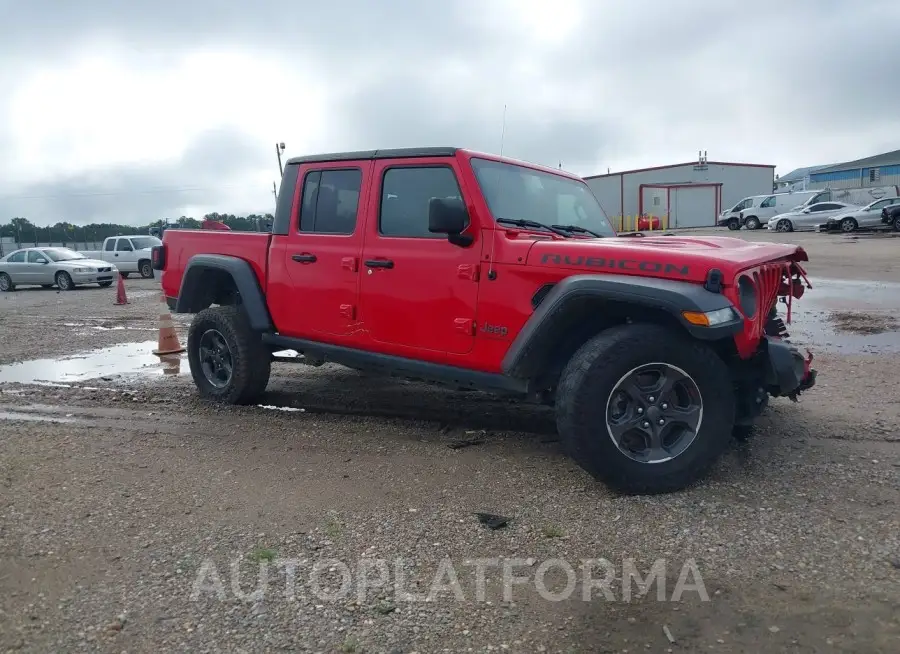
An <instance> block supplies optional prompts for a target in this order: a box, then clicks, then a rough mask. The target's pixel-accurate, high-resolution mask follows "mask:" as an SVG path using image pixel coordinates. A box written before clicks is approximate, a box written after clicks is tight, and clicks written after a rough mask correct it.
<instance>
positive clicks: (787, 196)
mask: <svg viewBox="0 0 900 654" xmlns="http://www.w3.org/2000/svg"><path fill="white" fill-rule="evenodd" d="M822 193H828V191H796V192H794V193H773V194H771V195H767V196H766V197H765V199H764V200H763V201H762V202H760V203H759V205H757V206H755V207H750V208H749V209H743V210H741V213H740V218H739V219H738V222H739V223H740V226H741V227H746V228H747V229H759V228H760V227H762V226H763V225H765V224H766V223H768V222H769V218H771V217H773V216H777V215H778V214H780V213H785V212H787V211H790V210H791V209H794V208H796V207H798V206H800V205H805V204H807V203H809V202H824V200H815V198H817V197H819V196H821V195H822Z"/></svg>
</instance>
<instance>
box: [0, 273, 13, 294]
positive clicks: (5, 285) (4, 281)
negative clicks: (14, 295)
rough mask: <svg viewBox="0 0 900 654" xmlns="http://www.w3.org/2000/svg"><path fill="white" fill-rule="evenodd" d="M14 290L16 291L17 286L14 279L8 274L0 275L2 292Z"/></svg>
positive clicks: (0, 289)
mask: <svg viewBox="0 0 900 654" xmlns="http://www.w3.org/2000/svg"><path fill="white" fill-rule="evenodd" d="M14 290H16V285H15V284H13V282H12V278H11V277H10V276H9V275H7V274H6V273H0V292H2V293H7V292H9V291H14Z"/></svg>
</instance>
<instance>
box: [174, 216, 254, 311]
mask: <svg viewBox="0 0 900 654" xmlns="http://www.w3.org/2000/svg"><path fill="white" fill-rule="evenodd" d="M271 239H272V235H271V234H270V233H268V232H229V231H215V230H199V229H167V230H166V231H165V232H164V233H163V239H162V241H163V245H165V246H166V272H165V275H163V282H162V286H163V291H164V292H165V294H166V295H167V296H168V297H175V296H177V295H178V289H179V288H180V286H181V278H182V276H183V275H184V269H185V267H186V266H187V264H188V262H189V261H190V259H191V257H192V256H194V255H195V254H225V255H229V256H233V257H238V258H240V259H243V260H244V261H246V262H248V263H249V264H250V266H251V267H252V268H253V272H254V273H256V277H257V279H258V280H259V285H260V287H261V288H263V289H265V288H266V261H267V258H268V253H269V241H270V240H271Z"/></svg>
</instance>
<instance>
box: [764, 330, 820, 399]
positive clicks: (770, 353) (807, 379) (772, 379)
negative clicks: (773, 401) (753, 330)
mask: <svg viewBox="0 0 900 654" xmlns="http://www.w3.org/2000/svg"><path fill="white" fill-rule="evenodd" d="M764 343H765V353H766V359H767V365H766V386H767V388H766V390H767V391H768V392H769V394H770V395H772V396H773V397H789V398H791V399H792V400H796V399H797V397H799V396H800V394H801V393H802V392H804V391H806V390H809V389H810V388H812V387H813V386H815V384H816V374H817V373H816V370H815V369H814V368H812V367H810V366H811V364H812V360H813V356H812V354H810V353H809V351H807V356H806V357H804V356H803V355H802V354H800V350H798V349H797V348H796V347H794V346H793V345H791V344H790V343H785V342H784V341H782V340H780V339H778V338H766V339H765V341H764Z"/></svg>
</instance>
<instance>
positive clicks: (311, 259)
mask: <svg viewBox="0 0 900 654" xmlns="http://www.w3.org/2000/svg"><path fill="white" fill-rule="evenodd" d="M291 259H293V260H294V261H296V262H298V263H315V262H316V255H314V254H295V255H294V256H292V257H291Z"/></svg>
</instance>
